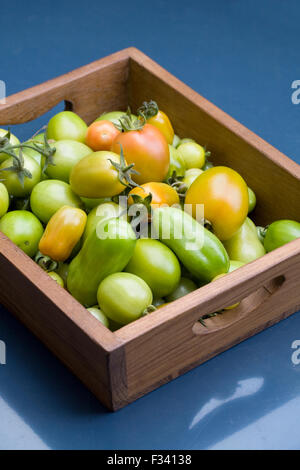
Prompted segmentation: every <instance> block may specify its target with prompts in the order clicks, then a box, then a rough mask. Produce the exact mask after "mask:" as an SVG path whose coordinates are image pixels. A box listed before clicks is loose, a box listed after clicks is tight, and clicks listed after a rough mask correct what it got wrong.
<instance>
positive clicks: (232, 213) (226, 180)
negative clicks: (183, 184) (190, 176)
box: [185, 166, 249, 240]
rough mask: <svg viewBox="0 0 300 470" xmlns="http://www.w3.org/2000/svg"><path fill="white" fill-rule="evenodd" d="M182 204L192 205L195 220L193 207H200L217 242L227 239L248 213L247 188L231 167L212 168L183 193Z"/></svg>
mask: <svg viewBox="0 0 300 470" xmlns="http://www.w3.org/2000/svg"><path fill="white" fill-rule="evenodd" d="M185 204H191V205H192V211H193V216H194V217H196V206H197V204H203V205H204V217H205V219H207V220H208V221H209V222H210V223H211V224H212V227H213V231H214V233H215V235H216V236H217V237H218V238H219V239H220V240H228V239H229V238H231V237H232V236H233V235H234V234H235V233H236V232H237V231H238V229H239V228H240V227H241V225H242V224H243V222H244V221H245V219H246V217H247V213H248V207H249V198H248V187H247V184H246V183H245V181H244V180H243V178H242V177H241V176H240V175H239V174H238V173H237V172H236V171H235V170H232V169H231V168H228V167H225V166H216V167H213V168H210V169H209V170H206V171H204V172H203V173H201V175H199V176H198V177H197V178H196V179H195V181H194V182H193V183H192V185H191V186H190V188H189V189H188V191H187V193H186V198H185Z"/></svg>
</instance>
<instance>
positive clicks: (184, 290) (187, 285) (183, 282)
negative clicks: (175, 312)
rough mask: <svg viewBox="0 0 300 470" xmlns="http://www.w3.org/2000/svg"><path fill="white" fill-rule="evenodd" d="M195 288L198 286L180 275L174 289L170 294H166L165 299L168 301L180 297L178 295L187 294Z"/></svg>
mask: <svg viewBox="0 0 300 470" xmlns="http://www.w3.org/2000/svg"><path fill="white" fill-rule="evenodd" d="M196 289H198V287H197V286H196V284H195V283H194V282H193V281H192V280H191V279H187V278H186V277H182V278H181V279H180V282H179V284H178V286H177V287H176V289H175V290H174V291H173V292H172V293H171V294H170V295H167V296H166V300H167V301H168V302H173V301H174V300H177V299H180V297H183V296H184V295H187V294H189V293H190V292H193V291H194V290H196Z"/></svg>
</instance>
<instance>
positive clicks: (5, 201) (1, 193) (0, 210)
mask: <svg viewBox="0 0 300 470" xmlns="http://www.w3.org/2000/svg"><path fill="white" fill-rule="evenodd" d="M8 207H9V194H8V191H7V189H6V186H5V185H4V184H3V183H0V218H1V217H2V216H3V215H4V214H6V212H7V211H8Z"/></svg>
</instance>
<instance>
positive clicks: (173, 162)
mask: <svg viewBox="0 0 300 470" xmlns="http://www.w3.org/2000/svg"><path fill="white" fill-rule="evenodd" d="M169 151H170V166H169V171H168V174H167V176H166V178H165V181H167V179H168V178H170V177H171V176H172V175H173V172H174V171H176V176H184V173H185V170H186V166H185V161H184V159H183V158H182V156H181V155H180V153H179V152H178V150H177V149H176V148H174V147H172V145H169Z"/></svg>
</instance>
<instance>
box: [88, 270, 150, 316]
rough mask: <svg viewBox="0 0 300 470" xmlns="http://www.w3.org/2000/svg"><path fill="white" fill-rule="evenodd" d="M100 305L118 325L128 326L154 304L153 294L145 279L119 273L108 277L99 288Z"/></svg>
mask: <svg viewBox="0 0 300 470" xmlns="http://www.w3.org/2000/svg"><path fill="white" fill-rule="evenodd" d="M97 299H98V304H99V306H100V308H101V310H102V311H103V312H104V314H105V315H106V316H107V317H108V318H109V319H111V320H113V321H114V322H116V323H119V324H122V325H126V324H127V323H130V322H132V321H134V320H137V319H138V318H139V317H141V316H142V314H143V312H144V311H145V310H146V309H147V307H149V305H151V303H152V299H153V296H152V292H151V289H150V287H149V286H148V285H147V284H146V282H145V281H143V279H141V278H140V277H138V276H135V275H134V274H131V273H124V272H119V273H115V274H111V275H110V276H108V277H106V278H105V279H104V280H103V281H102V282H101V283H100V286H99V288H98V292H97Z"/></svg>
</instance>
